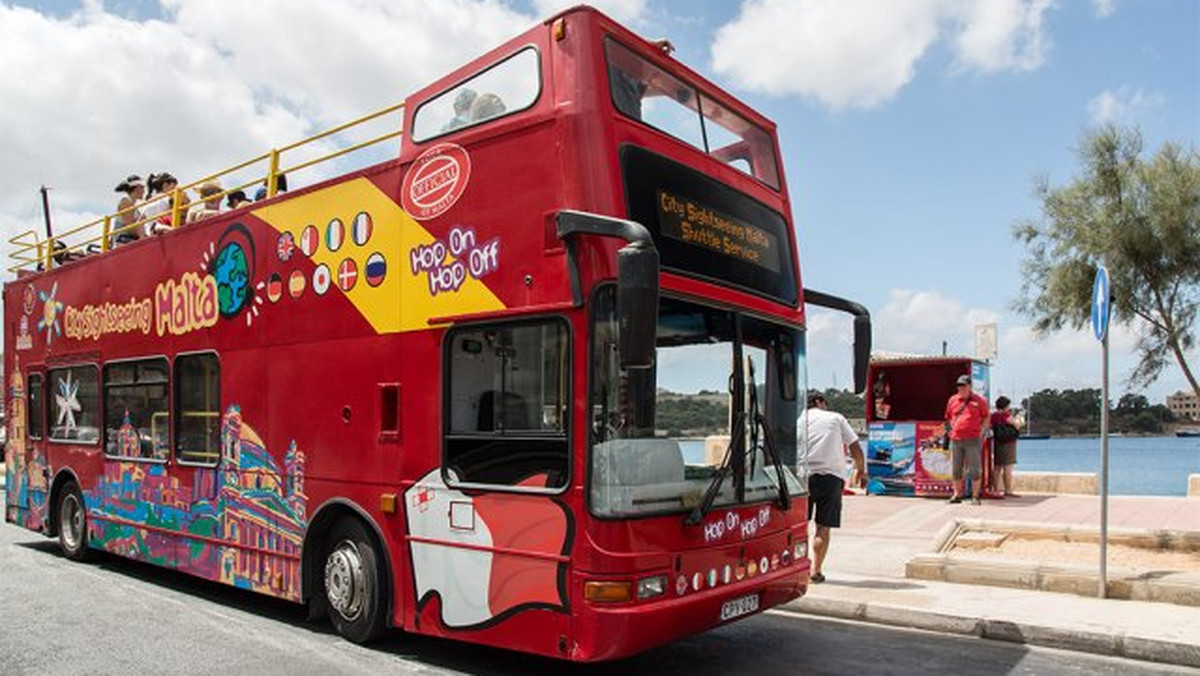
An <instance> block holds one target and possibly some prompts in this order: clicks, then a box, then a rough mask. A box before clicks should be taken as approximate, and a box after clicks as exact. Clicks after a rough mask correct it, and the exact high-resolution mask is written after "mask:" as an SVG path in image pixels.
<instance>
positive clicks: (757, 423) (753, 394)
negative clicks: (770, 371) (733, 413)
mask: <svg viewBox="0 0 1200 676" xmlns="http://www.w3.org/2000/svg"><path fill="white" fill-rule="evenodd" d="M747 361H748V362H749V363H748V364H747V367H748V369H749V381H750V383H749V384H750V425H751V427H750V442H751V445H750V458H751V460H750V461H751V463H753V462H754V454H755V452H756V451H757V450H758V440H759V431H760V430H761V431H762V437H761V438H762V441H763V452H764V453H765V454H766V455H767V456H768V459H769V460H770V461H771V466H773V467H774V468H775V476H776V478H777V479H778V483H779V508H780V509H781V510H783V511H785V512H786V511H787V510H788V509H789V508H790V507H791V506H792V496H791V494H790V493H789V492H788V489H787V481H786V480H785V479H784V474H783V471H784V470H783V463H782V462H781V461H780V460H779V453H777V452H776V451H775V440H774V439H773V438H772V437H771V432H770V429H768V427H767V418H766V416H764V415H763V414H762V411H760V410H759V408H758V385H756V384H755V382H754V359H753V358H751V357H747ZM764 469H765V468H764ZM751 471H753V464H752V465H751Z"/></svg>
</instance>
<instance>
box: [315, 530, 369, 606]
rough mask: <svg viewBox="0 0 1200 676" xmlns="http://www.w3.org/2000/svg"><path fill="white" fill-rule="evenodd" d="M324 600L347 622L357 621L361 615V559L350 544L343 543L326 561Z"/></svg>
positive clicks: (363, 581) (363, 590)
mask: <svg viewBox="0 0 1200 676" xmlns="http://www.w3.org/2000/svg"><path fill="white" fill-rule="evenodd" d="M325 596H326V597H327V598H328V599H329V605H330V606H331V607H332V608H333V609H334V610H335V611H337V613H338V614H339V615H341V616H342V617H344V618H346V619H347V620H354V619H356V618H357V617H358V615H359V613H361V612H362V604H363V598H364V597H365V596H366V589H365V577H364V575H363V562H362V556H361V555H360V554H359V551H358V547H357V545H355V544H354V543H353V542H349V541H345V542H342V543H341V544H339V545H338V546H337V547H335V548H334V550H333V551H332V552H330V553H329V557H328V558H327V559H326V560H325Z"/></svg>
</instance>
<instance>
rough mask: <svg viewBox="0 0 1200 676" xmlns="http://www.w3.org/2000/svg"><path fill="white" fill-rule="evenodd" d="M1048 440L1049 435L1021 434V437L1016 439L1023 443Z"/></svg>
mask: <svg viewBox="0 0 1200 676" xmlns="http://www.w3.org/2000/svg"><path fill="white" fill-rule="evenodd" d="M1049 438H1050V435H1049V434H1022V435H1021V436H1019V437H1017V439H1019V440H1021V441H1025V440H1027V439H1033V440H1038V439H1049Z"/></svg>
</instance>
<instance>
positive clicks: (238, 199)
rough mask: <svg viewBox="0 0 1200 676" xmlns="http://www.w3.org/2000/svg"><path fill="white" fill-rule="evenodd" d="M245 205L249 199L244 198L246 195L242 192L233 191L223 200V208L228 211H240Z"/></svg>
mask: <svg viewBox="0 0 1200 676" xmlns="http://www.w3.org/2000/svg"><path fill="white" fill-rule="evenodd" d="M247 204H250V198H249V197H246V193H245V191H243V190H234V191H233V192H231V193H229V196H228V197H226V198H225V206H226V207H227V208H228V210H229V211H233V210H234V209H240V208H241V207H243V206H245V205H247Z"/></svg>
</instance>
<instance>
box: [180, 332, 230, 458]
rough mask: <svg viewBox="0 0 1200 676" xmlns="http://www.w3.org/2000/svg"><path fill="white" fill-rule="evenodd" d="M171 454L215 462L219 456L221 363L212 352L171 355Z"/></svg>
mask: <svg viewBox="0 0 1200 676" xmlns="http://www.w3.org/2000/svg"><path fill="white" fill-rule="evenodd" d="M175 420H176V423H175V424H176V428H177V429H178V432H176V437H175V457H176V459H178V460H179V462H182V463H189V464H202V465H215V464H217V460H218V459H219V458H220V457H221V445H220V444H221V365H220V363H219V362H218V361H217V355H215V354H188V355H182V356H180V357H177V358H176V359H175Z"/></svg>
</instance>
